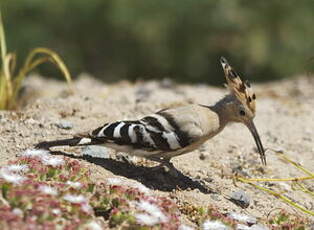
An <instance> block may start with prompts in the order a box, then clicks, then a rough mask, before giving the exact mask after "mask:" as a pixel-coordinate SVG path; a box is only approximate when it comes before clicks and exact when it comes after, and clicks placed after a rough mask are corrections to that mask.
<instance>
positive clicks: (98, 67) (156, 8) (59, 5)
mask: <svg viewBox="0 0 314 230" xmlns="http://www.w3.org/2000/svg"><path fill="white" fill-rule="evenodd" d="M0 4H1V5H0V7H1V10H2V13H3V19H4V24H5V29H6V36H7V43H8V49H9V50H10V51H15V52H17V54H18V59H19V60H22V59H23V57H25V55H26V54H27V52H29V51H30V49H31V48H35V47H38V46H44V47H47V48H51V49H53V50H55V51H56V52H58V53H59V54H60V55H61V56H62V57H63V58H64V59H65V62H66V64H67V65H68V67H69V69H70V71H71V73H72V75H73V76H77V75H78V74H79V73H81V72H88V73H90V74H92V75H93V76H95V77H97V78H99V79H102V80H104V81H106V82H110V81H117V80H121V79H129V80H138V79H162V78H170V79H172V80H174V81H177V82H189V83H210V84H218V85H221V84H222V79H221V77H222V76H223V75H222V74H223V73H222V69H221V67H220V65H219V57H220V56H225V57H226V58H227V59H228V60H229V61H230V63H231V64H232V65H234V66H235V67H236V69H237V70H238V72H240V73H242V75H244V76H245V77H246V78H248V79H249V80H252V81H271V80H276V79H280V78H286V77H293V76H296V75H300V74H306V73H307V71H311V70H313V69H314V61H313V60H312V59H311V58H312V57H314V26H313V22H314V1H313V0H302V1H297V0H284V1H282V0H272V1H252V0H232V1H231V0H216V1H214V0H132V1H131V0H88V1H87V0H45V1H43V0H1V2H0ZM40 71H41V72H42V73H43V74H44V75H45V76H47V75H49V76H58V73H57V72H56V73H55V72H53V68H49V66H45V67H43V68H42V69H40Z"/></svg>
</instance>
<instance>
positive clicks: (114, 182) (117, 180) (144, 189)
mask: <svg viewBox="0 0 314 230" xmlns="http://www.w3.org/2000/svg"><path fill="white" fill-rule="evenodd" d="M107 184H109V185H124V186H128V187H132V188H137V189H138V190H139V191H140V192H142V193H149V192H150V189H149V188H147V187H146V186H145V185H143V184H141V183H139V182H133V181H128V180H122V179H120V178H114V177H112V178H107Z"/></svg>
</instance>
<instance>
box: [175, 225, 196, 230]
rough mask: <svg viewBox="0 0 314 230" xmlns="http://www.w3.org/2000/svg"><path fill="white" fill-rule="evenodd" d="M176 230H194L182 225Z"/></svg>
mask: <svg viewBox="0 0 314 230" xmlns="http://www.w3.org/2000/svg"><path fill="white" fill-rule="evenodd" d="M178 230H194V228H192V227H190V226H187V225H184V224H181V225H180V226H179V229H178Z"/></svg>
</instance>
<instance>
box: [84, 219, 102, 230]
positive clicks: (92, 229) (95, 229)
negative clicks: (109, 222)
mask: <svg viewBox="0 0 314 230" xmlns="http://www.w3.org/2000/svg"><path fill="white" fill-rule="evenodd" d="M84 229H88V230H102V229H103V228H102V227H101V226H100V224H98V223H97V222H96V221H91V222H89V223H87V224H85V225H84Z"/></svg>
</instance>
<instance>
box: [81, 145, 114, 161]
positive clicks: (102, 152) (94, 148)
mask: <svg viewBox="0 0 314 230" xmlns="http://www.w3.org/2000/svg"><path fill="white" fill-rule="evenodd" d="M82 154H83V155H88V156H91V157H97V158H104V159H108V158H110V155H109V153H108V149H107V148H106V147H102V146H98V145H90V146H86V147H84V148H83V149H82Z"/></svg>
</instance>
